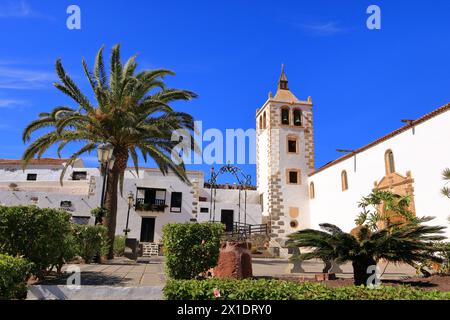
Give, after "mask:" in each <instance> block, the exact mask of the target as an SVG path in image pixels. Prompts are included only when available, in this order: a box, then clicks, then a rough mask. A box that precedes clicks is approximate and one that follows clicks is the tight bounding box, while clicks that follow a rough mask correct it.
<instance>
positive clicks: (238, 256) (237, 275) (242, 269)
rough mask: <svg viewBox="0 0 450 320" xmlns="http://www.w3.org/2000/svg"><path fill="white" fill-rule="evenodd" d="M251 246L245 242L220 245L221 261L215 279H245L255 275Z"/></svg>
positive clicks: (215, 272) (228, 242) (227, 242)
mask: <svg viewBox="0 0 450 320" xmlns="http://www.w3.org/2000/svg"><path fill="white" fill-rule="evenodd" d="M250 248H251V244H250V243H248V242H245V241H237V242H232V241H224V242H222V243H221V244H220V253H219V261H218V263H217V267H215V268H214V277H215V278H219V279H226V278H233V279H245V278H249V277H251V276H252V275H253V271H252V255H251V250H250Z"/></svg>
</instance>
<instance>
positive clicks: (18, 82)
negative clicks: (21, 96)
mask: <svg viewBox="0 0 450 320" xmlns="http://www.w3.org/2000/svg"><path fill="white" fill-rule="evenodd" d="M55 80H56V76H55V75H54V73H52V72H47V71H40V70H31V69H25V68H23V67H17V66H3V65H1V64H0V89H39V88H46V87H47V88H50V87H51V84H52V82H53V81H55Z"/></svg>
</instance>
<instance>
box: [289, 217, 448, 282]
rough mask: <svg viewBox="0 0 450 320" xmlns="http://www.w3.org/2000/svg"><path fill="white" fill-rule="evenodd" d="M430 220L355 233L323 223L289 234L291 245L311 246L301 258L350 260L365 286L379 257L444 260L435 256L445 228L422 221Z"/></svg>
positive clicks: (412, 261) (363, 228)
mask: <svg viewBox="0 0 450 320" xmlns="http://www.w3.org/2000/svg"><path fill="white" fill-rule="evenodd" d="M431 219H432V218H431V217H424V218H421V219H418V221H417V223H407V224H396V225H391V228H389V229H387V228H385V229H382V230H376V231H371V230H370V227H369V226H368V225H361V226H360V227H359V228H358V229H357V232H355V233H353V234H352V233H346V232H344V231H342V230H341V229H339V228H338V227H337V226H335V225H332V224H328V223H324V224H321V225H320V228H321V229H322V230H324V231H320V230H313V229H306V230H301V231H298V232H296V233H293V234H290V235H289V236H288V237H289V245H290V246H293V247H300V248H301V247H306V248H312V251H310V252H307V253H303V254H300V256H299V257H298V259H300V260H309V259H324V258H326V259H335V260H336V261H337V262H338V263H344V262H347V261H351V262H352V265H353V277H354V283H355V285H366V284H367V279H368V277H369V276H370V275H369V274H367V269H368V267H369V266H371V265H376V263H377V262H378V261H379V260H380V259H384V260H385V261H390V262H394V263H407V264H411V265H413V264H417V263H421V262H424V261H429V260H431V261H436V262H440V261H441V259H440V258H439V257H437V256H435V255H434V249H435V247H434V243H435V242H436V241H440V240H443V239H445V237H444V236H441V235H439V234H441V233H443V231H442V230H443V229H444V228H445V227H439V226H428V225H424V224H423V223H424V222H428V221H430V220H431Z"/></svg>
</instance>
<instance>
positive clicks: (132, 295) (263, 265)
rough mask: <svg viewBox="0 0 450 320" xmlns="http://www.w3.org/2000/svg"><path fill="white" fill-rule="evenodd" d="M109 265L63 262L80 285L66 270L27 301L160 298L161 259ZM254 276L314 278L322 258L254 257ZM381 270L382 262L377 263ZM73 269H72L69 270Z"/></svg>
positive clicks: (344, 269)
mask: <svg viewBox="0 0 450 320" xmlns="http://www.w3.org/2000/svg"><path fill="white" fill-rule="evenodd" d="M118 262H119V263H116V262H115V263H111V264H79V265H71V266H69V265H66V266H65V267H64V268H63V271H66V270H67V268H68V267H78V268H79V270H80V272H81V274H80V280H81V287H80V288H71V287H70V286H67V284H73V283H67V282H68V281H67V277H68V276H69V275H70V273H67V274H66V276H65V277H62V278H61V277H60V278H57V279H53V280H46V281H45V282H44V283H40V284H37V285H33V286H31V287H30V288H29V290H28V296H27V299H29V300H41V299H45V300H54V299H58V300H85V299H88V300H111V299H115V300H123V299H124V300H130V299H131V300H141V299H144V300H160V299H162V298H163V293H162V289H163V287H164V285H165V281H166V276H165V273H164V258H163V257H154V258H151V259H146V260H140V261H138V263H135V262H132V261H128V263H124V260H122V261H120V260H119V261H118ZM252 266H253V274H254V276H257V277H258V276H260V277H263V276H266V277H267V276H269V277H270V276H272V277H273V276H275V277H286V276H300V277H302V276H303V277H305V278H314V275H315V274H317V273H321V272H322V268H323V263H322V262H321V261H305V262H303V263H302V264H301V268H302V269H301V270H300V269H298V268H297V269H295V271H296V272H294V273H292V272H291V270H292V269H293V268H295V267H294V266H293V265H292V264H290V263H289V262H288V260H287V259H266V258H253V264H252ZM379 267H380V269H381V271H383V270H384V267H385V265H384V264H380V265H379ZM340 268H341V270H340V271H339V272H336V273H337V276H338V277H342V278H350V277H352V271H353V269H352V266H351V264H345V265H342V266H340ZM72 271H73V269H72ZM414 275H415V270H414V269H413V268H411V267H410V266H405V265H401V266H395V265H393V264H389V265H388V266H387V268H386V271H385V273H384V276H383V278H384V279H402V278H407V277H410V276H414Z"/></svg>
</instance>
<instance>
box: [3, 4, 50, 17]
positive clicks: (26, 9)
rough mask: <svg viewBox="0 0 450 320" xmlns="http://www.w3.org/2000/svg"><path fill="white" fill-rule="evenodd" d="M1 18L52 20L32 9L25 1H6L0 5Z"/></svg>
mask: <svg viewBox="0 0 450 320" xmlns="http://www.w3.org/2000/svg"><path fill="white" fill-rule="evenodd" d="M0 18H40V19H51V17H49V16H46V15H44V14H41V13H39V12H37V11H35V10H33V9H32V8H31V6H30V5H29V4H28V2H26V1H25V0H20V1H12V0H9V1H5V2H4V3H2V4H1V5H0Z"/></svg>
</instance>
